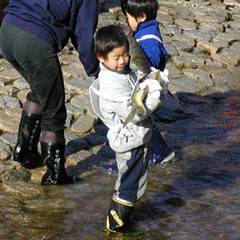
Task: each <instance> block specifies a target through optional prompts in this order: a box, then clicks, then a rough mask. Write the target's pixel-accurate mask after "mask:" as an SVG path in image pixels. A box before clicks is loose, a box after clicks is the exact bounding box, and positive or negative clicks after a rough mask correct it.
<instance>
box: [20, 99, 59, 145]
mask: <svg viewBox="0 0 240 240" xmlns="http://www.w3.org/2000/svg"><path fill="white" fill-rule="evenodd" d="M23 110H24V111H25V112H28V113H34V114H41V113H42V110H43V109H42V106H41V105H39V104H37V103H34V102H31V101H26V102H25V103H24V104H23ZM40 141H41V142H47V143H49V142H54V143H55V142H58V143H62V142H64V130H60V131H57V132H51V131H42V132H41V136H40Z"/></svg>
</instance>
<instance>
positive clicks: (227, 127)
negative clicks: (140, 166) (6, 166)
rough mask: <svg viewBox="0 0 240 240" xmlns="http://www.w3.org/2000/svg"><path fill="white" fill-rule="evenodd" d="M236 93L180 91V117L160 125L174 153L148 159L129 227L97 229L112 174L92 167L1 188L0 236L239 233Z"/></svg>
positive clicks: (181, 237)
mask: <svg viewBox="0 0 240 240" xmlns="http://www.w3.org/2000/svg"><path fill="white" fill-rule="evenodd" d="M239 99H240V92H238V93H233V94H231V95H229V96H228V97H226V98H221V99H220V98H218V99H217V98H210V97H208V98H207V97H205V98H203V97H202V98H200V97H194V96H187V95H185V96H183V97H182V101H183V102H184V113H183V114H184V115H185V117H184V118H181V119H180V120H178V121H175V122H173V123H171V124H165V125H164V126H163V125H161V127H162V128H163V129H165V130H167V138H168V139H169V140H170V142H171V143H172V145H173V146H174V147H175V149H177V152H178V156H179V157H180V158H181V159H180V160H179V161H178V162H176V163H175V164H172V165H170V166H167V167H160V166H151V168H150V174H149V184H148V188H147V191H146V194H145V195H144V197H143V199H142V200H141V201H140V202H139V203H138V204H137V206H136V208H135V211H134V213H133V217H132V223H131V233H129V235H108V234H107V233H105V232H104V230H103V226H104V222H105V214H106V211H107V208H108V204H109V200H110V199H109V198H110V195H111V193H112V187H113V185H114V181H115V177H116V176H115V172H114V174H111V175H109V174H108V173H107V171H104V170H101V169H99V168H95V169H93V170H92V171H91V174H90V175H89V176H87V177H85V178H84V179H83V181H82V182H80V183H78V184H75V185H71V186H60V187H56V186H51V187H44V188H42V187H39V192H38V193H37V194H34V195H32V196H31V195H29V194H28V195H27V194H26V196H21V198H20V197H19V195H17V194H13V192H11V191H8V193H5V192H2V194H1V196H0V200H1V201H0V204H1V210H0V221H1V224H0V239H33V240H34V239H51V240H58V239H72V240H79V239H84V240H85V239H109V240H110V239H111V240H113V239H116V240H120V239H124V240H125V239H126V240H128V239H136V240H140V239H141V240H142V239H145V240H148V239H151V240H155V239H156V240H175V239H176V240H188V239H189V240H192V239H194V240H198V239H199V240H203V239H207V240H211V239H213V240H215V239H216V240H217V239H224V240H226V239H227V240H229V239H236V240H237V239H239V238H240V237H239V236H240V205H239V198H240V174H239V172H240V161H239V160H240V147H239V139H240V127H239V125H240V124H239V123H240V102H239ZM5 188H6V186H5Z"/></svg>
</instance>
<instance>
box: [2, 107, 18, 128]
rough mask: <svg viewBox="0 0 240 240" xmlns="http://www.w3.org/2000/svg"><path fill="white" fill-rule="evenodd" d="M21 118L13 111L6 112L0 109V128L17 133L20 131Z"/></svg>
mask: <svg viewBox="0 0 240 240" xmlns="http://www.w3.org/2000/svg"><path fill="white" fill-rule="evenodd" d="M19 120H20V119H19V118H18V117H17V116H16V115H14V114H11V112H6V111H3V110H0V129H1V130H2V131H6V132H12V133H15V132H17V131H18V124H19Z"/></svg>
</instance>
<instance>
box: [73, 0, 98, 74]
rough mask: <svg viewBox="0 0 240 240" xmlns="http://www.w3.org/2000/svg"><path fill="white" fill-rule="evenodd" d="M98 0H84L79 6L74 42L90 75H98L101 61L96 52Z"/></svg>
mask: <svg viewBox="0 0 240 240" xmlns="http://www.w3.org/2000/svg"><path fill="white" fill-rule="evenodd" d="M97 2H98V1H97V0H83V1H82V4H81V6H80V8H79V12H78V16H77V22H76V25H75V29H74V34H73V36H72V43H73V45H74V47H75V48H76V50H77V51H78V53H79V58H80V61H81V62H82V64H83V66H84V68H85V71H86V73H87V75H88V76H96V75H97V74H98V72H99V63H98V61H97V58H96V56H95V53H94V32H95V30H96V26H97V22H98V4H97Z"/></svg>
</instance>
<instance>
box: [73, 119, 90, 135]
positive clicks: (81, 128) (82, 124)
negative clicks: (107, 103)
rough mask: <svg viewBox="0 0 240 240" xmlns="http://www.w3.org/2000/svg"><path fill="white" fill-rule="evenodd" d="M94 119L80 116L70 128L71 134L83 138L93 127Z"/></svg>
mask: <svg viewBox="0 0 240 240" xmlns="http://www.w3.org/2000/svg"><path fill="white" fill-rule="evenodd" d="M93 123H94V119H93V118H92V117H90V116H81V117H80V118H79V119H78V120H77V121H76V122H75V123H74V124H73V125H72V127H71V132H72V133H74V134H76V135H77V136H83V135H84V134H85V133H87V132H89V131H90V130H91V129H92V127H93Z"/></svg>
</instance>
